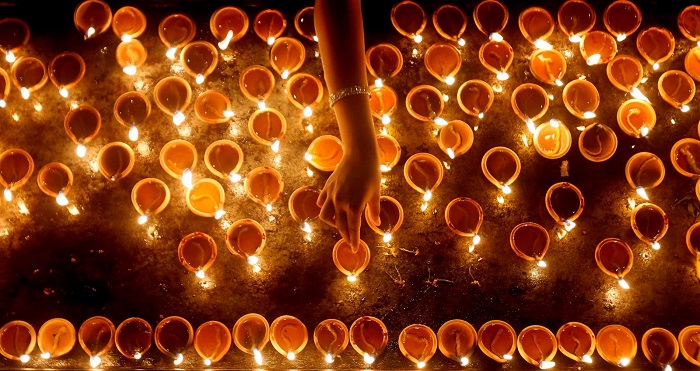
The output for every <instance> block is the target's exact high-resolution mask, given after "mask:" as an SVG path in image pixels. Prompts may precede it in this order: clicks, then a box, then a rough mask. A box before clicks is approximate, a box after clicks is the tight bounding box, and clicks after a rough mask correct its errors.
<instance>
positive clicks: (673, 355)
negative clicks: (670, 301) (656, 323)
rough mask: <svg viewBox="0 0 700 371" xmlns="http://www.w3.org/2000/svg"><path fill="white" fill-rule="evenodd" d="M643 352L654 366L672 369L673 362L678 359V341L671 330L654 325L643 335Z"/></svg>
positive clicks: (668, 370) (665, 370) (665, 369)
mask: <svg viewBox="0 0 700 371" xmlns="http://www.w3.org/2000/svg"><path fill="white" fill-rule="evenodd" d="M642 352H644V356H645V357H646V358H647V359H648V360H649V362H651V363H652V364H653V365H654V366H659V367H661V368H663V369H664V371H671V364H673V362H675V361H676V359H678V352H679V349H678V341H677V340H676V337H675V336H673V334H672V333H671V332H670V331H668V330H666V329H663V328H660V327H654V328H651V329H649V330H647V332H645V333H644V335H643V336H642Z"/></svg>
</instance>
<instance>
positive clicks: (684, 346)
mask: <svg viewBox="0 0 700 371" xmlns="http://www.w3.org/2000/svg"><path fill="white" fill-rule="evenodd" d="M678 343H679V345H680V350H681V354H683V357H684V358H685V359H686V360H688V362H690V363H692V364H693V365H695V366H700V326H688V327H686V328H684V329H683V330H681V332H680V334H678Z"/></svg>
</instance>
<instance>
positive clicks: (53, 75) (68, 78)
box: [48, 52, 85, 98]
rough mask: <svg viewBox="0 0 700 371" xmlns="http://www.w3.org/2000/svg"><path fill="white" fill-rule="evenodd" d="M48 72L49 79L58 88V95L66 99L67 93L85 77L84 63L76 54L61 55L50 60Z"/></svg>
mask: <svg viewBox="0 0 700 371" xmlns="http://www.w3.org/2000/svg"><path fill="white" fill-rule="evenodd" d="M48 72H49V79H50V80H51V82H52V83H53V84H54V86H56V88H58V92H59V94H61V96H62V97H64V98H67V97H68V91H69V90H70V89H73V88H74V87H75V86H76V85H78V83H79V82H80V81H81V80H82V79H83V76H85V61H84V60H83V57H81V56H80V54H78V53H73V52H66V53H61V54H59V55H57V56H55V57H54V58H53V59H52V60H51V63H49V69H48Z"/></svg>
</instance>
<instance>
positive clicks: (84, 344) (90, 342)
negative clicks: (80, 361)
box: [78, 316, 116, 368]
mask: <svg viewBox="0 0 700 371" xmlns="http://www.w3.org/2000/svg"><path fill="white" fill-rule="evenodd" d="M115 333H116V329H115V328H114V324H113V323H112V321H110V320H109V319H108V318H105V317H100V316H96V317H91V318H88V319H87V320H85V322H83V324H82V325H81V326H80V330H78V342H79V343H80V347H81V348H83V350H84V351H85V353H87V355H88V356H89V357H90V366H91V367H92V368H96V367H97V366H99V365H100V363H101V362H102V359H101V358H100V357H101V356H103V355H104V354H105V353H107V352H109V350H110V349H112V346H114V335H115Z"/></svg>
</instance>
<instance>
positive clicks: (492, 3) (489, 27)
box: [473, 0, 508, 41]
mask: <svg viewBox="0 0 700 371" xmlns="http://www.w3.org/2000/svg"><path fill="white" fill-rule="evenodd" d="M473 16H474V23H475V24H476V28H478V29H479V31H481V32H482V33H483V34H484V35H486V36H488V37H489V39H492V40H494V41H500V40H502V39H503V37H501V35H500V34H499V32H501V31H503V29H504V28H506V24H507V23H508V8H506V6H505V5H503V4H502V3H500V2H498V1H496V0H483V1H481V2H480V3H479V4H477V6H476V7H475V8H474V14H473Z"/></svg>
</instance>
